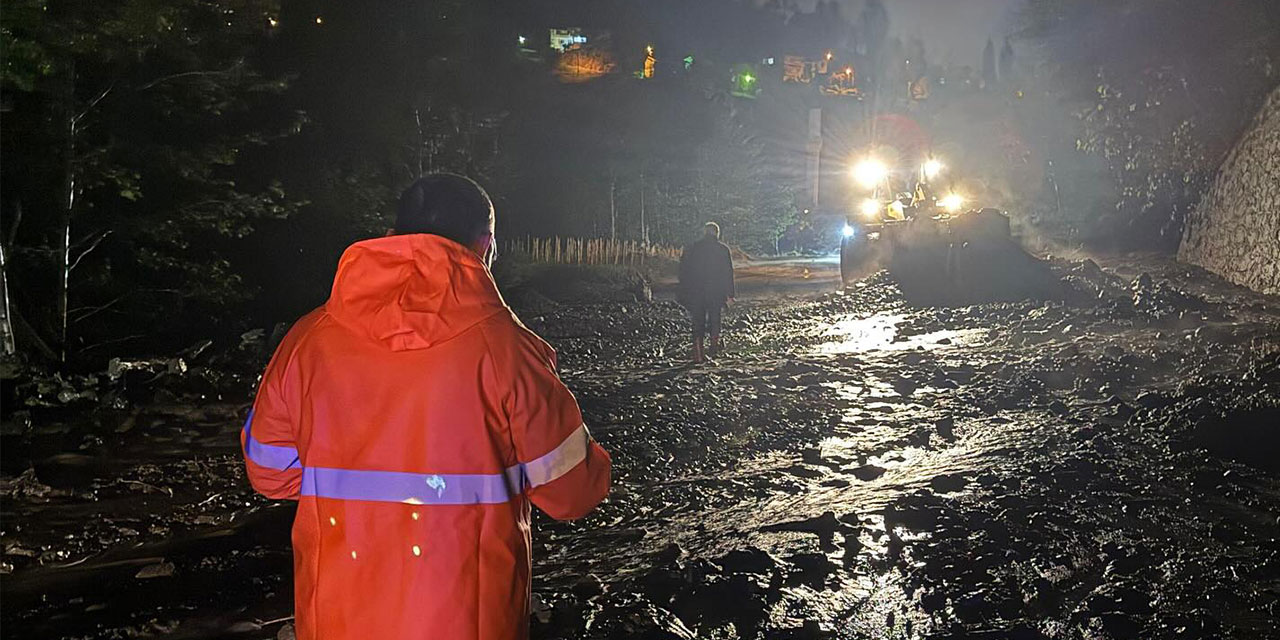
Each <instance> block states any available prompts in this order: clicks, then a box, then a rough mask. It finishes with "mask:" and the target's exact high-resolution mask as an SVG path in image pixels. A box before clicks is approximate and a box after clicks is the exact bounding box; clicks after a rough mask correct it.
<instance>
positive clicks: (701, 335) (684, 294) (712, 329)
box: [680, 222, 736, 363]
mask: <svg viewBox="0 0 1280 640" xmlns="http://www.w3.org/2000/svg"><path fill="white" fill-rule="evenodd" d="M702 230H703V234H702V239H701V240H698V241H697V242H694V243H693V244H691V245H689V246H688V247H685V250H684V253H683V254H682V255H681V256H680V299H681V301H682V302H683V303H684V305H685V307H686V308H688V309H689V315H690V316H692V318H693V361H694V362H698V363H701V362H704V361H705V360H706V357H707V355H708V354H710V355H713V356H714V355H716V354H718V353H720V352H721V351H723V350H724V342H723V341H722V339H721V337H720V321H721V312H722V311H723V310H724V307H725V306H726V305H728V304H732V303H733V297H734V295H735V293H736V292H735V290H734V286H733V257H732V256H731V255H730V254H729V247H728V246H727V245H725V244H724V243H723V242H720V225H718V224H716V223H714V222H708V223H707V224H706V225H704V226H703V228H702ZM708 332H709V333H710V334H711V349H710V351H708V350H707V349H706V344H705V341H706V337H707V334H708Z"/></svg>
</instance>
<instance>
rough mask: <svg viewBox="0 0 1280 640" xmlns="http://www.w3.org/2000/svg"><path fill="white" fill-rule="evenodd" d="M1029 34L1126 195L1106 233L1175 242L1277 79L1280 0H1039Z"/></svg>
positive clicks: (1050, 84)
mask: <svg viewBox="0 0 1280 640" xmlns="http://www.w3.org/2000/svg"><path fill="white" fill-rule="evenodd" d="M1023 21H1024V24H1025V28H1024V33H1025V35H1026V37H1027V38H1028V39H1029V40H1030V41H1031V42H1033V43H1035V44H1037V45H1038V46H1039V47H1040V49H1041V50H1042V52H1043V54H1044V59H1045V61H1046V63H1047V64H1046V65H1045V69H1044V70H1043V72H1042V74H1041V75H1042V79H1041V82H1042V85H1043V86H1044V87H1045V90H1047V91H1050V92H1051V93H1052V94H1053V95H1055V96H1056V97H1057V98H1058V100H1060V101H1061V103H1062V104H1064V105H1066V106H1067V108H1068V109H1070V110H1071V112H1072V113H1073V114H1074V116H1075V117H1076V118H1077V121H1078V132H1077V137H1076V140H1075V146H1076V147H1077V148H1078V149H1079V150H1080V151H1082V152H1084V153H1087V154H1090V155H1093V156H1096V157H1099V158H1101V159H1103V160H1104V161H1105V162H1106V164H1107V166H1108V168H1109V171H1110V174H1111V179H1112V181H1113V182H1114V184H1115V185H1116V188H1117V191H1118V193H1119V197H1118V199H1117V201H1116V202H1115V207H1114V210H1113V212H1112V213H1110V214H1108V215H1106V216H1104V217H1103V218H1101V219H1100V220H1098V229H1099V231H1100V233H1101V234H1103V235H1107V236H1110V237H1117V238H1124V239H1127V240H1128V241H1129V242H1139V243H1144V244H1147V245H1152V244H1154V245H1155V246H1159V247H1162V248H1166V249H1168V248H1171V247H1173V246H1175V245H1176V243H1177V241H1178V239H1179V238H1180V236H1181V225H1182V220H1183V216H1184V215H1185V214H1186V212H1187V210H1188V209H1189V208H1190V207H1192V206H1194V205H1195V204H1196V203H1197V202H1198V201H1199V199H1200V197H1201V194H1202V193H1203V192H1204V190H1205V189H1206V188H1207V186H1208V184H1209V181H1210V180H1211V177H1212V175H1213V172H1214V171H1215V169H1216V168H1217V165H1218V163H1219V162H1220V160H1221V158H1222V157H1223V155H1224V154H1225V153H1226V151H1227V149H1228V148H1229V147H1230V145H1231V143H1232V142H1233V141H1234V140H1235V138H1236V137H1237V136H1238V134H1239V132H1240V130H1241V129H1242V127H1243V126H1244V125H1245V124H1246V123H1247V122H1248V121H1249V119H1250V117H1251V116H1252V114H1253V112H1254V111H1255V110H1256V109H1257V107H1258V105H1259V104H1260V102H1261V100H1262V99H1263V96H1265V95H1266V93H1267V92H1268V91H1269V90H1270V89H1271V88H1273V87H1274V86H1275V85H1276V82H1277V79H1278V78H1280V72H1277V69H1280V4H1277V3H1275V2H1270V1H1269V0H1229V1H1227V2H1225V3H1219V4H1215V6H1214V9H1213V10H1212V11H1207V10H1205V7H1204V5H1203V4H1202V3H1198V2H1195V1H1194V0H1122V1H1119V2H1109V3H1094V2H1088V1H1087V0H1032V1H1031V2H1029V3H1028V5H1027V8H1026V11H1025V13H1024V15H1023Z"/></svg>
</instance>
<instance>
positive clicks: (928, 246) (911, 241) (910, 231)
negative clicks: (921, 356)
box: [840, 155, 1055, 305]
mask: <svg viewBox="0 0 1280 640" xmlns="http://www.w3.org/2000/svg"><path fill="white" fill-rule="evenodd" d="M946 170H947V167H946V165H945V164H944V163H943V161H942V160H941V159H939V158H937V157H934V156H932V155H930V156H926V157H924V158H922V159H918V162H913V163H911V164H910V165H908V166H897V167H892V168H891V167H890V166H889V165H888V164H887V163H885V162H884V161H882V160H880V159H878V158H877V157H875V156H874V155H869V156H867V157H864V158H863V159H861V160H860V161H858V162H857V163H855V164H854V165H853V167H852V168H851V170H850V177H851V178H852V179H853V180H854V181H855V183H856V184H857V186H858V187H859V189H860V191H861V193H862V194H863V198H862V199H861V201H860V202H859V203H858V206H857V209H856V212H855V213H851V214H849V215H847V216H846V219H845V224H844V227H843V230H842V238H841V242H840V276H841V280H842V282H843V283H844V286H846V287H849V286H851V285H853V283H854V282H855V281H857V280H858V279H859V278H861V277H863V276H866V275H868V274H870V273H874V272H876V271H879V270H881V269H888V270H889V274H890V275H891V276H892V277H893V279H894V280H895V281H896V282H897V283H898V285H899V288H900V289H901V290H902V292H903V295H904V296H905V297H906V298H907V300H908V301H909V302H911V301H918V302H921V303H926V304H941V305H956V304H972V303H976V302H988V301H996V300H1015V299H1023V298H1028V297H1032V298H1035V297H1044V292H1045V291H1046V286H1048V287H1050V288H1052V287H1053V286H1054V285H1053V282H1054V281H1055V280H1054V279H1053V278H1052V276H1051V274H1050V273H1049V270H1048V268H1047V266H1046V265H1044V264H1043V263H1042V262H1041V261H1039V260H1037V259H1035V258H1034V257H1032V256H1031V255H1029V254H1027V253H1026V252H1025V251H1024V250H1023V249H1022V247H1021V246H1020V245H1019V244H1018V243H1017V242H1016V241H1015V240H1014V238H1013V236H1012V234H1011V232H1010V226H1009V216H1008V215H1007V214H1005V213H1004V212H1002V211H999V210H998V209H995V208H991V207H982V208H979V207H975V206H972V204H971V203H970V202H969V201H968V200H967V199H966V197H965V195H964V194H962V193H959V192H957V191H954V190H946V191H941V190H939V189H937V185H939V184H941V183H942V182H943V180H942V179H941V178H942V175H943V173H944V172H945V171H946ZM953 184H954V182H953Z"/></svg>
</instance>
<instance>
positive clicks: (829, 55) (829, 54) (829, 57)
mask: <svg viewBox="0 0 1280 640" xmlns="http://www.w3.org/2000/svg"><path fill="white" fill-rule="evenodd" d="M827 59H828V60H830V59H831V52H830V51H828V52H827Z"/></svg>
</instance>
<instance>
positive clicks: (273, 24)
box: [267, 18, 280, 29]
mask: <svg viewBox="0 0 1280 640" xmlns="http://www.w3.org/2000/svg"><path fill="white" fill-rule="evenodd" d="M267 24H269V25H271V27H272V28H273V29H274V28H275V27H278V26H280V21H279V20H276V19H275V18H267Z"/></svg>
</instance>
